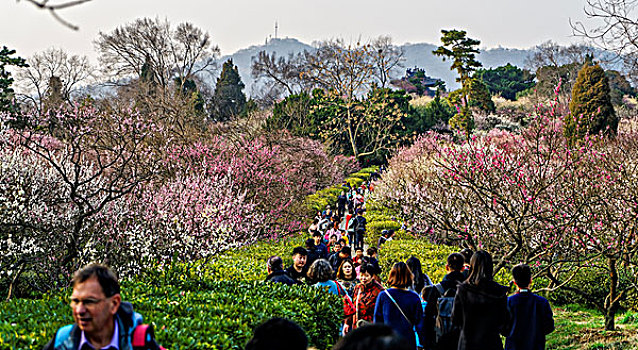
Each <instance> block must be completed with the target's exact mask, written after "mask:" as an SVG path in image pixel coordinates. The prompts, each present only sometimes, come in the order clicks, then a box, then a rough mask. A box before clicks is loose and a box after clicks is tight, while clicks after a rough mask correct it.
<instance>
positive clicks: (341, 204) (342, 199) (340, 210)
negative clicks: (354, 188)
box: [337, 191, 348, 219]
mask: <svg viewBox="0 0 638 350" xmlns="http://www.w3.org/2000/svg"><path fill="white" fill-rule="evenodd" d="M347 205H348V197H346V193H345V192H344V191H341V194H339V196H338V197H337V215H338V216H339V219H341V218H342V217H343V215H344V214H345V213H346V206H347Z"/></svg>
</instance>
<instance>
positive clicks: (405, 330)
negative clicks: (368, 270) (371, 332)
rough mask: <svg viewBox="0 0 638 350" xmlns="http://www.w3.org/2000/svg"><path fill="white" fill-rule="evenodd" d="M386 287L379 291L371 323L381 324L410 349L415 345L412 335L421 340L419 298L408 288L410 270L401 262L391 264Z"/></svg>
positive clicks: (421, 322) (421, 323)
mask: <svg viewBox="0 0 638 350" xmlns="http://www.w3.org/2000/svg"><path fill="white" fill-rule="evenodd" d="M388 285H389V286H390V288H389V289H386V290H384V291H383V292H382V293H379V296H378V297H377V301H376V305H375V308H374V323H385V324H387V325H389V326H390V327H392V328H393V329H394V330H395V331H396V332H397V333H399V335H401V336H402V337H403V339H405V341H406V343H407V344H408V345H409V346H410V348H411V349H416V348H417V343H416V336H415V331H416V334H418V336H419V339H424V337H425V333H424V332H423V330H424V328H423V327H424V325H423V309H422V307H421V298H419V296H418V295H417V294H416V293H414V292H413V291H411V290H409V287H411V286H412V272H410V269H409V268H408V266H407V265H406V264H405V263H404V262H398V263H396V264H394V266H392V270H391V271H390V276H389V277H388Z"/></svg>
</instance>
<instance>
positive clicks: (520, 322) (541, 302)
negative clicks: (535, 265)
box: [504, 264, 554, 350]
mask: <svg viewBox="0 0 638 350" xmlns="http://www.w3.org/2000/svg"><path fill="white" fill-rule="evenodd" d="M512 276H513V277H514V283H515V284H516V286H517V287H518V292H517V293H516V294H514V295H512V296H511V297H509V298H508V299H507V309H508V312H509V320H510V322H509V326H510V327H509V330H508V331H507V332H506V334H504V335H505V336H506V337H507V339H506V340H505V350H543V349H545V336H546V335H547V334H549V333H551V332H552V331H553V330H554V317H553V314H552V309H551V307H550V306H549V302H548V301H547V299H545V298H543V297H541V296H538V295H536V294H534V293H532V292H531V291H530V289H529V288H530V285H531V283H532V270H531V269H530V267H529V266H528V265H525V264H520V265H516V266H514V268H513V269H512Z"/></svg>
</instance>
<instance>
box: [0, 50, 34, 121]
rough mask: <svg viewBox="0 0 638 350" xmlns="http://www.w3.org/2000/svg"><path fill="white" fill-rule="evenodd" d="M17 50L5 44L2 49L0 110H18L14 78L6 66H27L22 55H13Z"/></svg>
mask: <svg viewBox="0 0 638 350" xmlns="http://www.w3.org/2000/svg"><path fill="white" fill-rule="evenodd" d="M15 53H16V51H15V50H9V49H8V48H7V47H6V46H3V47H2V49H1V50H0V112H16V111H17V106H16V104H15V102H14V101H13V95H14V93H13V88H11V84H13V78H12V77H11V72H9V71H8V70H6V69H5V67H6V66H16V67H27V66H28V65H27V63H26V61H25V60H24V59H23V58H21V57H11V56H12V55H13V54H15Z"/></svg>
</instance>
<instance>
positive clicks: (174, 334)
mask: <svg viewBox="0 0 638 350" xmlns="http://www.w3.org/2000/svg"><path fill="white" fill-rule="evenodd" d="M191 272H192V271H191ZM150 279H151V276H146V277H142V278H141V280H140V281H138V282H135V283H123V286H122V291H123V293H122V297H123V300H126V301H130V302H131V303H133V305H134V308H135V310H136V311H138V312H139V313H141V314H142V315H143V316H144V318H145V322H148V323H153V324H155V327H156V336H157V339H158V340H159V342H160V343H161V344H162V345H163V346H164V347H165V348H167V349H242V348H243V347H244V345H245V343H246V342H247V341H248V339H250V337H251V336H252V333H253V329H254V328H255V327H256V326H258V325H259V324H261V323H263V322H265V321H266V320H268V319H269V318H271V317H285V318H288V319H291V320H293V321H295V322H297V323H298V324H299V325H300V326H301V327H302V328H303V329H304V330H305V331H306V334H307V335H308V338H309V340H310V343H311V344H312V345H314V346H315V347H317V348H318V349H328V348H330V346H332V345H333V344H334V343H335V342H336V341H337V339H338V335H339V327H340V324H341V322H340V320H341V316H342V315H341V314H342V310H343V309H342V307H343V306H342V302H341V301H340V300H339V298H338V297H337V296H335V295H333V294H330V293H329V292H326V291H324V290H319V289H316V288H313V287H309V286H293V287H288V286H285V285H282V284H273V283H265V282H257V281H253V282H247V281H213V280H209V279H207V278H202V277H201V276H199V277H198V276H196V275H195V274H194V272H192V273H190V274H183V271H180V272H175V271H171V272H170V273H166V272H163V273H162V272H158V273H157V275H156V276H154V277H153V280H152V281H151V280H150ZM167 280H170V281H171V284H166V285H163V283H165V282H166V281H167ZM68 295H69V291H62V292H58V293H54V294H52V295H47V296H45V297H44V298H43V299H40V300H28V299H16V300H12V301H9V302H3V303H0V349H40V348H42V346H43V345H44V344H45V343H46V342H47V341H49V339H51V338H52V337H53V335H54V334H55V331H56V330H57V329H58V328H59V327H61V326H63V325H65V324H69V323H72V322H73V321H72V318H71V310H70V308H69V307H68V306H67V300H68Z"/></svg>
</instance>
